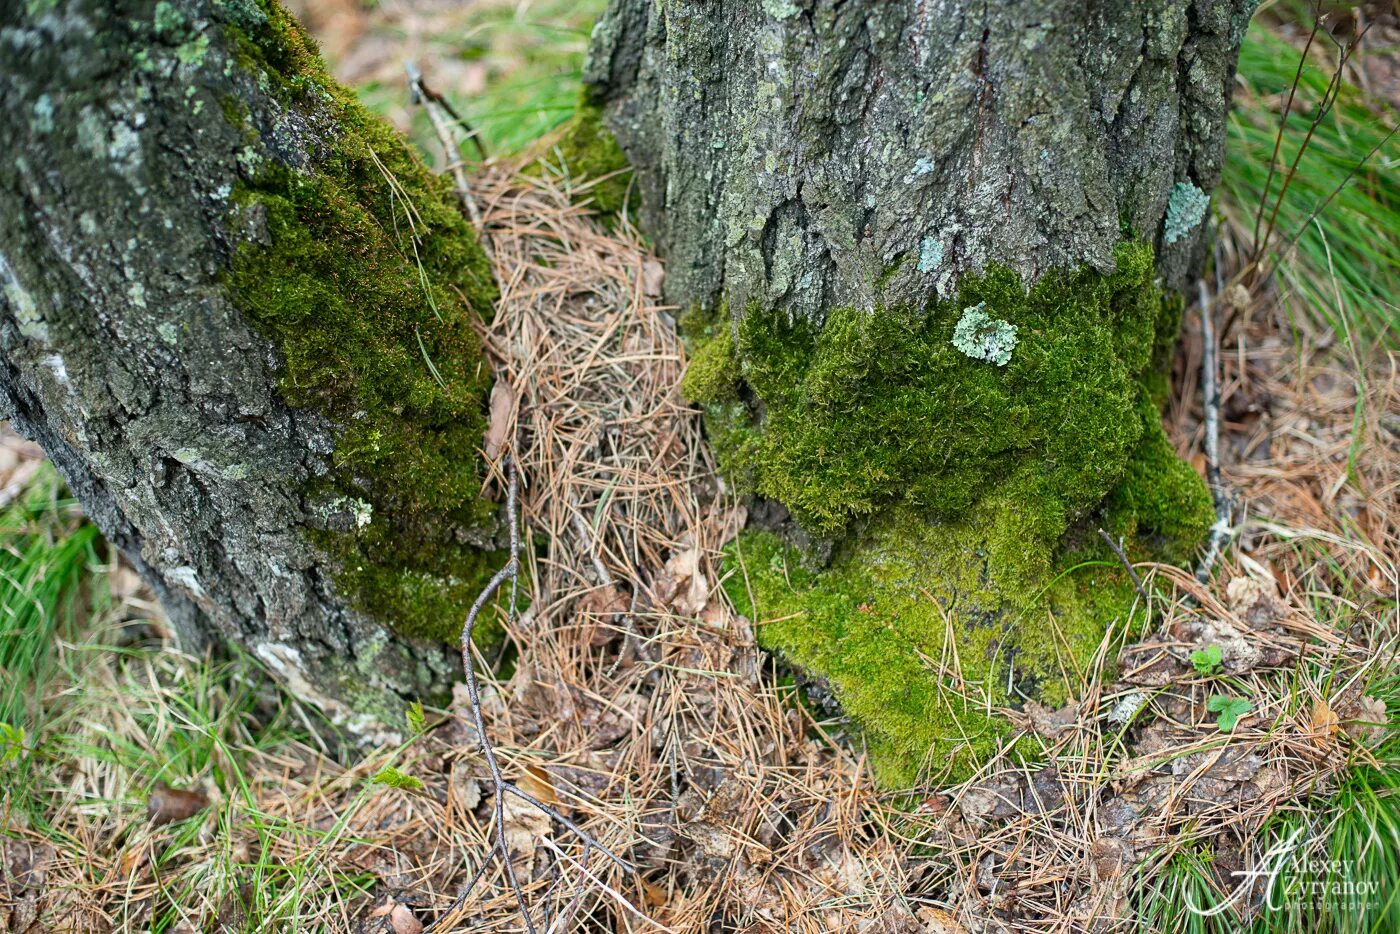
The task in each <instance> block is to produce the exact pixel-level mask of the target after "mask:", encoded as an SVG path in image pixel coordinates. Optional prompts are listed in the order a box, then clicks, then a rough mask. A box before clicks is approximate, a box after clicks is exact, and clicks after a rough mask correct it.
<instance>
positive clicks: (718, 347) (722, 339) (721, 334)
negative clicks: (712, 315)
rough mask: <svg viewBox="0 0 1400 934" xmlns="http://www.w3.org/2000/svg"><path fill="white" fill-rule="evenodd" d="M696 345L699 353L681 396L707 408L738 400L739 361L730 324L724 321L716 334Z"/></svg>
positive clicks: (693, 360) (687, 370)
mask: <svg viewBox="0 0 1400 934" xmlns="http://www.w3.org/2000/svg"><path fill="white" fill-rule="evenodd" d="M694 343H695V347H696V350H695V353H694V355H693V356H691V358H690V363H689V364H688V365H687V366H686V370H685V376H684V378H683V379H682V380H681V393H682V394H683V395H684V396H685V397H686V398H687V399H689V400H690V401H692V402H699V403H702V404H707V405H710V404H724V403H733V402H737V401H739V392H738V390H739V361H738V358H737V357H736V356H735V355H734V332H733V331H732V330H730V327H729V322H728V321H724V320H721V321H720V322H719V323H718V325H716V326H715V331H714V333H713V335H710V336H709V337H708V338H707V339H705V340H701V341H696V342H694Z"/></svg>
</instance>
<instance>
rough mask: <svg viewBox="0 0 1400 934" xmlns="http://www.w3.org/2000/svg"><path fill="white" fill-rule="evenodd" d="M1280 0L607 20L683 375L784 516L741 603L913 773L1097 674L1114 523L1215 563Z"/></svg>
mask: <svg viewBox="0 0 1400 934" xmlns="http://www.w3.org/2000/svg"><path fill="white" fill-rule="evenodd" d="M1253 5H1254V3H1253V0H1157V2H1149V3H1124V2H1117V0H1101V2H1089V3H1085V2H1082V0H1028V2H1015V3H1013V2H1004V3H990V4H987V3H972V2H970V0H943V2H935V0H903V2H888V3H887V2H877V0H737V2H731V0H726V2H712V0H664V2H655V0H614V2H613V3H612V5H611V6H610V7H609V9H608V11H607V14H606V15H605V16H604V17H603V18H602V20H601V21H600V22H599V24H598V26H597V28H596V29H595V32H594V39H593V45H592V48H591V51H590V57H589V63H588V66H587V68H586V75H585V77H586V80H587V82H588V85H589V88H590V94H591V99H590V101H589V103H590V104H591V105H592V106H593V107H594V108H595V109H599V110H601V113H602V116H603V119H604V120H605V122H606V123H607V125H608V126H609V127H611V129H612V130H613V131H614V133H615V134H616V137H617V141H618V143H619V144H620V146H621V148H622V149H623V151H624V152H625V153H626V155H627V157H628V158H629V160H630V161H631V162H632V164H633V166H634V167H635V169H636V175H637V180H638V187H639V189H640V194H641V202H642V210H641V215H642V220H643V222H644V225H645V226H646V227H647V228H648V229H649V231H650V232H651V233H652V234H653V236H654V237H655V239H656V242H657V245H658V246H659V247H660V249H661V251H662V252H663V254H664V255H665V257H666V260H667V276H666V289H667V292H668V296H667V297H668V299H669V300H670V301H671V302H673V303H674V304H676V305H679V306H681V307H682V308H687V309H691V311H690V313H689V314H688V315H687V317H686V319H685V320H684V321H683V325H684V328H685V330H686V332H687V337H688V338H689V339H690V341H691V344H692V351H693V354H692V358H691V363H690V367H689V370H688V372H687V375H686V379H685V384H684V386H683V389H684V390H685V392H686V395H687V396H688V397H689V398H691V399H692V400H693V401H695V402H698V403H700V404H702V405H703V406H704V409H705V414H706V424H707V426H708V428H709V434H710V438H711V440H712V441H713V443H714V445H715V448H716V453H717V456H718V460H719V462H720V464H721V467H722V468H723V469H724V470H726V472H727V473H728V474H729V476H730V478H731V479H732V480H733V481H734V485H735V487H737V488H738V489H740V490H742V491H743V492H745V493H749V494H756V497H755V502H754V505H755V507H756V508H755V509H754V510H752V512H751V514H752V515H755V516H761V517H764V518H763V519H762V520H761V521H760V523H759V524H760V525H764V526H767V527H768V528H771V529H776V530H778V531H779V532H780V533H781V534H780V535H779V536H775V535H773V534H770V533H769V532H767V531H763V530H762V529H751V530H750V531H749V532H747V533H746V534H745V535H744V536H742V537H741V539H740V541H739V543H738V544H737V545H736V546H734V549H733V551H732V555H731V557H732V559H733V561H734V563H735V565H736V566H735V567H734V568H733V569H732V570H733V573H731V574H729V575H728V576H727V578H726V579H727V581H728V582H729V587H730V590H731V594H732V596H733V598H734V601H735V603H736V605H737V606H738V607H739V608H740V611H741V612H743V613H745V614H746V615H750V616H752V617H754V618H756V619H758V620H759V621H760V622H761V623H762V625H759V626H757V627H756V631H757V633H758V636H759V639H760V641H761V642H762V643H763V644H764V645H766V646H767V647H769V648H771V649H773V650H774V651H776V652H778V653H780V654H781V655H782V656H784V657H786V658H787V659H788V660H789V661H791V662H792V663H794V664H795V666H796V667H798V668H801V669H804V670H806V671H807V672H809V673H815V674H817V675H819V676H820V677H821V679H822V680H823V681H824V682H825V683H826V684H828V685H829V686H830V687H831V688H832V691H833V692H834V695H835V697H836V698H837V700H839V701H840V703H841V704H842V706H843V707H844V708H845V709H846V711H847V712H848V713H849V714H851V715H852V717H853V718H855V719H856V720H857V721H858V722H859V723H860V724H861V725H862V726H863V727H865V736H866V738H867V740H868V742H869V748H870V750H871V753H872V758H873V761H874V762H875V765H876V768H877V770H878V771H879V772H880V773H881V774H882V775H883V776H885V777H886V778H887V779H889V780H891V781H893V782H896V783H903V782H906V781H910V780H912V779H914V778H915V777H916V776H918V775H919V774H920V773H921V772H924V771H927V770H936V771H943V770H950V771H953V772H958V771H962V772H966V770H967V769H969V768H970V767H971V766H974V765H976V764H977V763H978V761H979V760H980V759H982V758H984V757H985V756H987V755H989V754H991V753H992V752H993V750H995V749H996V747H997V744H998V743H999V742H1001V741H1002V740H1003V739H1004V738H1005V737H1006V735H1007V723H1006V720H1005V719H1004V718H1002V717H999V716H996V715H993V714H992V713H991V711H992V710H993V709H994V708H996V707H1006V706H1014V705H1018V704H1021V703H1024V702H1025V701H1026V700H1027V699H1035V700H1039V701H1042V702H1046V703H1051V704H1057V703H1060V702H1063V701H1066V700H1067V699H1068V698H1069V697H1071V696H1073V692H1074V691H1075V690H1076V689H1077V688H1076V673H1078V674H1080V675H1082V674H1083V673H1085V672H1087V671H1088V670H1089V669H1090V667H1091V666H1092V665H1094V664H1096V663H1097V662H1096V659H1098V658H1099V656H1098V655H1097V652H1098V649H1099V647H1100V645H1101V644H1102V641H1103V638H1104V635H1105V630H1106V628H1107V627H1108V626H1109V625H1110V624H1111V622H1112V621H1113V620H1114V619H1115V618H1117V619H1120V620H1121V619H1123V618H1124V617H1126V616H1127V614H1128V613H1129V611H1130V608H1131V606H1132V604H1133V600H1134V597H1135V594H1134V592H1133V590H1132V588H1131V585H1130V584H1129V583H1128V581H1127V579H1126V578H1125V577H1124V576H1123V575H1122V573H1121V568H1120V566H1119V564H1118V561H1117V559H1116V557H1115V555H1114V554H1113V553H1112V552H1111V551H1110V550H1109V549H1108V548H1107V547H1106V546H1105V545H1104V543H1103V541H1102V540H1101V539H1100V538H1099V537H1098V536H1097V535H1096V534H1094V532H1095V530H1096V528H1098V527H1103V528H1105V529H1107V531H1109V532H1110V533H1111V534H1113V535H1115V536H1121V537H1123V538H1124V539H1125V540H1126V541H1127V547H1128V550H1129V552H1130V553H1131V554H1133V556H1134V557H1136V558H1148V557H1151V558H1154V559H1158V560H1174V561H1182V560H1184V559H1187V558H1189V557H1190V555H1191V551H1192V549H1193V548H1194V547H1195V545H1196V544H1197V542H1199V540H1200V538H1201V535H1202V533H1203V531H1204V529H1205V528H1206V527H1207V526H1208V525H1209V523H1210V499H1209V496H1208V494H1207V492H1206V490H1205V488H1204V486H1203V484H1202V483H1201V481H1200V479H1199V478H1198V477H1197V476H1196V475H1195V474H1194V473H1193V472H1192V471H1191V469H1190V468H1189V467H1188V466H1187V465H1186V464H1185V463H1184V462H1182V461H1181V460H1180V459H1179V458H1177V457H1176V455H1175V453H1174V451H1173V449H1172V446H1171V443H1170V442H1169V441H1168V439H1167V438H1166V436H1165V434H1164V433H1163V430H1162V426H1161V421H1160V418H1159V414H1158V407H1159V406H1160V405H1161V403H1162V401H1163V399H1164V398H1165V395H1166V373H1167V370H1168V364H1169V362H1170V359H1171V352H1172V347H1173V344H1174V341H1175V336H1176V330H1177V327H1178V324H1179V316H1180V300H1179V298H1175V297H1173V295H1172V290H1173V289H1180V288H1181V287H1182V286H1183V285H1184V284H1185V282H1186V280H1187V277H1188V276H1189V275H1191V274H1192V273H1193V272H1194V271H1195V270H1196V269H1197V268H1199V264H1200V261H1201V260H1202V258H1203V255H1204V251H1205V247H1206V241H1207V236H1208V227H1209V223H1208V214H1207V210H1206V209H1207V196H1208V193H1209V192H1210V191H1211V190H1212V189H1213V188H1214V186H1215V184H1216V182H1217V181H1218V179H1219V176H1220V169H1221V162H1222V159H1223V156H1224V139H1225V132H1224V131H1225V121H1226V117H1227V113H1228V107H1229V98H1230V93H1229V92H1230V88H1231V84H1232V81H1233V76H1234V68H1235V60H1236V56H1237V53H1238V48H1239V43H1240V41H1241V39H1242V37H1243V33H1244V30H1245V27H1246V25H1247V22H1248V19H1249V15H1250V12H1251V11H1252V8H1253ZM773 503H777V504H781V507H785V508H773V506H772V504H773ZM789 515H790V517H791V518H792V519H795V520H796V521H795V523H794V522H791V521H789Z"/></svg>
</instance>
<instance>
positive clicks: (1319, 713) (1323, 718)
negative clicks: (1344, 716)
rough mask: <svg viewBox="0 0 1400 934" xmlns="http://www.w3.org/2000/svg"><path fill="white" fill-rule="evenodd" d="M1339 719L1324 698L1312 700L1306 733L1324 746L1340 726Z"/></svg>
mask: <svg viewBox="0 0 1400 934" xmlns="http://www.w3.org/2000/svg"><path fill="white" fill-rule="evenodd" d="M1341 722H1342V721H1341V719H1340V718H1339V717H1338V716H1337V715H1336V713H1334V712H1333V711H1332V708H1331V707H1330V706H1329V705H1328V703H1327V701H1326V699H1325V698H1321V697H1319V698H1318V699H1317V700H1316V701H1314V702H1313V708H1312V716H1311V717H1309V718H1308V733H1309V735H1310V736H1312V741H1313V742H1315V743H1317V744H1318V745H1319V746H1326V745H1327V744H1328V742H1330V741H1331V739H1332V736H1333V735H1334V734H1335V733H1336V732H1337V729H1338V728H1339V727H1340V726H1341Z"/></svg>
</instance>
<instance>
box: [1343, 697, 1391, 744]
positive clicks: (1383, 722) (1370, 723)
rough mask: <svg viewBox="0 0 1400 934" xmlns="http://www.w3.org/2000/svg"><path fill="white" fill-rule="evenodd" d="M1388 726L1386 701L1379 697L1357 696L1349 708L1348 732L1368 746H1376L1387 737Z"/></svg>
mask: <svg viewBox="0 0 1400 934" xmlns="http://www.w3.org/2000/svg"><path fill="white" fill-rule="evenodd" d="M1388 727H1389V721H1388V718H1387V716H1386V712H1385V701H1383V700H1381V699H1380V698H1378V697H1360V698H1357V700H1356V702H1355V703H1353V704H1352V705H1351V706H1350V708H1348V710H1347V722H1346V731H1347V734H1348V735H1350V736H1351V737H1352V738H1353V739H1357V740H1360V741H1361V742H1362V743H1364V744H1365V745H1367V746H1374V745H1376V744H1377V743H1379V742H1380V741H1381V740H1383V739H1385V734H1386V731H1387V729H1388Z"/></svg>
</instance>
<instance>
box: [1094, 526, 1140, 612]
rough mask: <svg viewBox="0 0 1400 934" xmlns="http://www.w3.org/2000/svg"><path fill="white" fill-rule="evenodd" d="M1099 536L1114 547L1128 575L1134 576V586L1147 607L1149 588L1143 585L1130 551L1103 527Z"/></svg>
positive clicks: (1109, 545) (1110, 546)
mask: <svg viewBox="0 0 1400 934" xmlns="http://www.w3.org/2000/svg"><path fill="white" fill-rule="evenodd" d="M1099 537H1100V538H1102V539H1103V540H1104V541H1105V542H1107V543H1108V547H1109V548H1112V549H1113V553H1114V554H1115V555H1117V556H1118V560H1119V561H1121V562H1123V567H1124V568H1126V569H1127V571H1128V577H1130V578H1132V581H1133V588H1134V589H1135V590H1137V592H1138V596H1139V597H1142V600H1143V604H1144V607H1145V606H1146V605H1147V601H1148V596H1147V588H1146V587H1144V586H1143V585H1142V578H1141V577H1139V576H1138V572H1137V569H1136V568H1134V567H1133V563H1132V562H1131V561H1129V560H1128V553H1127V552H1126V551H1124V550H1123V543H1122V541H1115V540H1114V538H1113V536H1111V535H1109V534H1108V533H1107V532H1105V531H1104V530H1103V529H1102V528H1100V529H1099Z"/></svg>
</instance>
